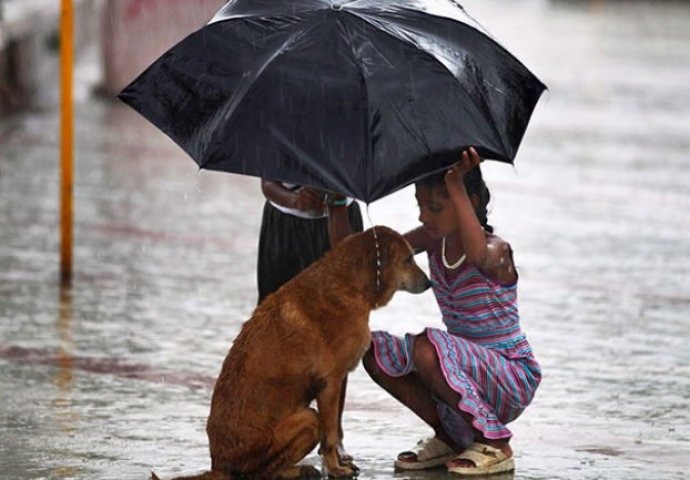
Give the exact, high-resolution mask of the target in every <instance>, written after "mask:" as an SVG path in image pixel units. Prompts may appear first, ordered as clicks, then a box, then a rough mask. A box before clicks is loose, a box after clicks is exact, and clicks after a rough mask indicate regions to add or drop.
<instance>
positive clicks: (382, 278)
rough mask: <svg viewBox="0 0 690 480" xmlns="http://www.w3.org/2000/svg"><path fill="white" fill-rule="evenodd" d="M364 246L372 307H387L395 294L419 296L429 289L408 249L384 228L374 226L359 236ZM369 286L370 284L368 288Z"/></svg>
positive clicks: (424, 276) (396, 236)
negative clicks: (404, 292) (371, 287)
mask: <svg viewBox="0 0 690 480" xmlns="http://www.w3.org/2000/svg"><path fill="white" fill-rule="evenodd" d="M359 235H360V236H361V238H360V242H362V243H364V244H365V245H366V248H365V251H366V254H365V256H366V258H365V261H366V263H367V264H368V267H369V268H366V269H364V270H365V271H367V273H368V275H369V276H370V278H371V279H372V280H373V291H372V292H371V293H372V295H373V296H374V302H373V303H374V304H375V305H376V306H383V305H385V304H387V303H388V302H389V301H390V299H391V298H392V297H393V295H394V294H395V292H397V291H398V290H404V291H406V292H410V293H422V292H423V291H425V290H426V289H428V288H429V287H430V286H431V282H430V281H429V278H428V277H427V276H426V274H425V273H424V272H423V271H422V269H421V268H419V266H418V265H417V263H416V262H415V261H414V252H413V251H412V247H410V244H409V243H407V240H405V239H404V238H403V236H402V235H400V234H399V233H397V232H396V231H395V230H392V229H390V228H388V227H383V226H376V227H373V228H370V229H369V230H367V231H365V232H363V233H361V234H359ZM370 285H371V284H370Z"/></svg>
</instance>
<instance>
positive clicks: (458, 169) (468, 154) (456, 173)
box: [446, 147, 482, 191]
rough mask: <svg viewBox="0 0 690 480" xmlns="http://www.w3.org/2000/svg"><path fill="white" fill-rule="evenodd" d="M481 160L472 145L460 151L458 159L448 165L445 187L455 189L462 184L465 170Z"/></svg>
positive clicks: (467, 170) (468, 169)
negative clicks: (450, 165)
mask: <svg viewBox="0 0 690 480" xmlns="http://www.w3.org/2000/svg"><path fill="white" fill-rule="evenodd" d="M481 162H482V158H481V157H480V156H479V154H478V153H477V151H476V150H475V149H474V147H470V148H468V149H467V150H465V151H464V152H462V157H461V158H460V161H459V162H458V163H456V164H455V165H453V166H452V167H450V168H449V169H448V172H446V187H447V188H448V189H449V191H450V190H453V189H456V188H458V187H460V186H461V185H462V178H463V177H464V176H465V174H466V173H467V172H469V171H470V170H472V169H473V168H474V167H476V166H477V165H479V164H480V163H481Z"/></svg>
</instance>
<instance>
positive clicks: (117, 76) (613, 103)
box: [0, 0, 690, 480]
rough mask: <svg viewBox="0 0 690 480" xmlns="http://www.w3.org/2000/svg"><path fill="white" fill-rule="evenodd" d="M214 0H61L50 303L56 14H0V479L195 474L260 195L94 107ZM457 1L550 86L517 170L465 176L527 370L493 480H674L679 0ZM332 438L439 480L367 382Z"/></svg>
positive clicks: (411, 208) (685, 333)
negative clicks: (476, 193) (526, 352)
mask: <svg viewBox="0 0 690 480" xmlns="http://www.w3.org/2000/svg"><path fill="white" fill-rule="evenodd" d="M223 3H224V2H222V1H218V0H213V1H212V0H105V1H98V0H74V2H73V4H74V8H75V19H76V26H77V29H76V37H75V49H76V57H75V58H76V64H75V86H74V88H75V147H74V151H75V180H74V182H75V183H74V279H73V282H72V286H71V287H69V288H67V287H65V288H61V287H60V282H59V267H60V264H59V239H60V237H59V190H60V188H59V179H60V175H59V145H60V110H59V107H60V104H59V46H60V34H59V15H60V8H59V7H60V5H59V2H58V1H49V0H0V478H3V479H5V478H7V479H20V480H24V479H87V478H89V479H90V478H99V479H125V478H126V479H130V478H131V479H136V478H141V479H143V478H148V476H149V471H150V469H155V470H156V472H157V473H158V474H159V475H161V476H162V477H170V476H172V475H176V474H183V473H184V474H188V473H189V474H191V473H193V472H196V471H200V470H204V469H207V468H208V467H209V458H208V444H207V440H206V435H205V432H204V427H205V421H206V416H207V415H208V407H209V401H210V393H211V388H212V385H213V381H214V378H215V376H216V375H217V373H218V371H219V369H220V365H221V362H222V360H223V358H224V356H225V354H226V352H227V349H228V348H229V346H230V344H231V342H232V339H233V338H234V336H235V335H236V334H237V332H238V331H239V328H240V327H241V324H242V322H243V321H244V320H245V319H246V318H248V316H249V315H250V313H251V310H252V308H253V306H254V305H255V302H256V279H255V271H256V251H257V242H258V230H259V224H260V219H261V209H262V205H263V197H262V195H261V191H260V188H259V182H258V180H257V179H252V178H248V177H240V176H237V175H231V174H224V173H215V172H207V171H200V170H198V168H197V166H196V164H195V163H194V162H193V161H192V160H191V159H189V158H188V157H187V156H186V155H185V154H184V152H182V151H181V150H180V149H179V148H178V147H177V146H176V145H174V144H173V143H172V142H171V141H170V140H168V139H167V138H166V137H165V136H164V135H163V134H161V133H160V132H159V131H157V130H156V129H155V128H154V127H152V126H151V125H149V124H148V123H147V122H146V121H145V120H143V119H142V118H141V117H139V116H138V115H137V114H135V113H134V112H133V111H131V110H130V109H128V108H127V107H125V106H124V105H121V104H120V103H118V102H117V101H115V100H113V97H114V96H115V95H116V94H117V93H118V92H119V90H120V89H121V88H122V87H123V86H124V85H125V84H127V83H128V82H129V81H131V80H132V79H133V78H134V77H135V76H136V75H138V73H140V72H141V71H142V70H143V69H144V68H146V66H147V65H148V64H149V63H150V62H151V61H153V60H154V59H155V58H157V57H158V56H159V55H160V54H161V53H163V52H164V51H165V50H166V49H168V48H169V47H171V46H172V45H173V44H174V43H175V42H177V41H178V40H180V39H181V38H183V37H184V36H185V35H186V34H188V33H191V31H193V30H194V29H196V28H199V27H201V26H202V25H203V24H204V23H206V22H207V21H208V20H209V19H210V17H211V16H212V15H213V13H214V12H215V11H216V10H217V9H218V8H219V7H220V6H221V5H222V4H223ZM462 4H463V6H464V7H465V8H466V10H467V11H468V13H470V14H471V15H472V16H473V17H474V18H476V19H477V20H478V21H479V22H480V23H481V24H483V25H484V27H485V28H486V29H487V30H488V31H489V32H490V33H491V34H492V35H493V36H494V38H495V39H496V40H498V41H499V42H500V43H501V44H503V45H504V46H505V47H506V48H507V49H508V50H510V51H511V52H512V53H513V54H514V55H515V56H517V57H518V58H519V59H520V60H521V61H523V62H524V63H525V64H526V65H527V66H528V67H529V68H530V69H531V70H532V71H533V72H534V73H535V74H536V75H537V76H538V77H539V78H540V79H541V80H542V81H544V83H546V84H547V86H548V87H549V90H548V91H547V92H546V93H545V95H544V96H543V97H542V99H541V101H540V103H539V104H538V106H537V108H536V111H535V113H534V116H533V119H532V122H531V125H530V127H529V128H528V131H527V135H526V136H525V138H524V140H523V143H522V146H521V149H520V152H519V153H518V155H517V158H516V162H515V166H514V167H511V166H507V165H504V164H496V163H491V162H485V163H484V167H483V168H484V170H485V175H486V178H487V182H488V185H489V188H490V189H491V192H492V197H493V200H492V204H491V213H490V216H489V221H490V223H492V224H493V225H494V226H495V227H496V231H497V233H498V234H499V235H501V236H503V237H504V238H506V239H508V240H509V241H510V242H511V244H512V246H513V249H514V250H515V259H516V263H517V265H518V267H519V273H520V293H519V295H520V308H521V315H522V318H523V327H524V329H525V331H526V333H527V336H528V338H529V340H530V342H531V344H532V346H533V348H534V350H535V352H536V355H537V358H538V359H539V360H540V363H541V365H542V368H543V371H544V379H543V382H542V384H541V386H540V389H539V391H538V392H537V396H536V398H535V400H534V403H533V404H532V405H531V406H530V407H529V408H528V409H527V411H526V412H525V413H524V414H523V416H522V417H520V418H519V419H518V420H517V421H516V422H514V423H513V424H511V429H512V430H513V431H514V433H515V437H514V439H513V443H512V445H513V449H514V450H515V455H516V462H517V470H516V472H515V473H514V474H510V475H508V476H504V477H501V478H502V479H508V478H515V479H609V478H611V479H621V480H623V479H626V480H627V479H648V478H664V479H681V478H686V477H687V474H686V472H687V471H688V469H690V413H689V412H690V349H689V348H688V346H687V345H688V341H690V287H689V285H690V213H689V212H690V171H689V168H688V164H689V160H688V152H689V151H690V89H689V88H688V82H689V81H690V2H685V1H670V0H669V1H664V0H656V1H626V0H589V1H586V0H481V1H480V0H468V1H466V2H462ZM362 207H363V209H364V211H365V226H368V225H370V224H371V223H375V224H386V225H390V226H392V227H394V228H396V229H398V230H400V231H405V230H407V229H410V228H413V227H414V226H416V224H417V208H416V202H415V199H414V195H413V191H412V189H410V188H408V189H405V190H402V191H400V192H398V193H396V194H394V195H391V196H390V197H386V198H384V199H382V200H380V201H377V202H374V203H373V204H371V205H370V206H369V207H368V208H367V207H366V206H364V205H363V206H362ZM419 260H420V263H421V264H424V263H425V260H424V259H423V258H419ZM427 325H434V326H438V325H440V315H439V312H438V309H437V306H436V304H435V301H434V299H433V297H432V296H431V293H430V292H427V293H426V294H424V295H422V296H421V297H419V296H418V297H413V296H409V295H406V294H399V295H398V296H397V297H396V298H395V299H394V300H393V302H392V303H391V304H390V305H389V306H388V307H386V308H385V309H382V310H380V311H377V312H374V314H372V319H371V326H372V329H387V330H392V331H394V332H397V333H403V332H406V331H413V332H416V331H420V330H421V329H422V328H424V326H427ZM267 361H271V358H270V352H267ZM345 430H346V438H345V442H346V447H347V448H348V450H349V451H350V452H352V453H353V454H354V456H355V458H356V459H357V462H358V464H359V466H360V467H361V468H362V474H361V477H362V478H424V479H436V478H449V477H450V475H448V474H446V473H445V472H444V471H437V472H431V473H420V474H409V473H405V474H400V473H394V472H393V466H392V461H393V458H394V457H395V455H396V454H397V452H399V451H401V450H405V449H407V448H409V447H410V446H411V445H413V444H414V443H416V441H417V440H418V439H419V438H420V437H422V436H424V435H427V434H429V431H428V430H427V429H426V428H425V426H424V425H423V424H421V422H419V421H417V420H416V419H414V418H412V416H411V414H410V413H408V412H407V411H406V410H404V409H403V408H402V407H401V406H400V405H399V404H397V403H396V402H395V401H394V400H392V399H391V398H389V397H388V396H387V394H385V392H383V391H382V390H380V389H379V388H378V387H376V386H375V385H374V384H373V382H371V381H370V380H369V379H368V378H367V376H366V374H365V373H364V372H363V370H362V369H361V368H358V369H357V370H356V371H355V372H353V374H352V375H351V380H350V388H349V390H348V402H347V407H346V412H345ZM309 461H310V462H313V463H314V464H317V465H318V459H317V458H316V456H315V455H313V454H312V455H311V456H310V457H309Z"/></svg>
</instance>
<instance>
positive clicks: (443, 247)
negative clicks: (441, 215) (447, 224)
mask: <svg viewBox="0 0 690 480" xmlns="http://www.w3.org/2000/svg"><path fill="white" fill-rule="evenodd" d="M465 258H467V253H463V254H462V257H460V258H459V259H458V261H457V262H455V263H454V264H453V265H451V264H449V263H448V260H447V259H446V237H443V240H441V260H442V261H443V266H444V267H446V268H447V269H448V270H455V269H456V268H458V267H459V266H460V265H462V262H464V261H465Z"/></svg>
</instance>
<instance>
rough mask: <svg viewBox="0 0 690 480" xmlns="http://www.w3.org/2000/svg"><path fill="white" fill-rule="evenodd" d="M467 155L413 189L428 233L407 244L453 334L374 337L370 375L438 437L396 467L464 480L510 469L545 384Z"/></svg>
mask: <svg viewBox="0 0 690 480" xmlns="http://www.w3.org/2000/svg"><path fill="white" fill-rule="evenodd" d="M479 163H480V158H479V155H478V154H477V152H476V151H475V150H474V149H473V148H470V149H469V150H467V151H465V152H463V154H462V160H461V162H459V163H458V164H456V165H455V166H454V167H453V168H451V169H450V170H449V171H448V172H444V173H442V174H440V175H437V176H433V177H431V178H428V179H425V180H423V181H421V182H419V183H417V185H416V197H417V201H418V203H419V209H420V215H419V220H420V221H421V223H422V225H423V226H422V227H420V228H417V229H416V230H413V231H411V232H409V233H408V234H407V235H406V237H407V239H408V241H409V242H410V244H411V245H412V247H413V248H414V249H415V251H416V252H420V251H424V250H425V251H426V252H427V254H428V256H429V269H430V271H431V281H432V285H433V290H434V294H435V296H436V300H437V302H438V304H439V307H440V308H441V314H442V316H443V322H444V324H445V326H446V328H447V330H441V329H436V328H427V329H426V330H425V331H424V332H422V333H421V334H419V335H411V334H408V335H406V336H405V338H399V337H395V336H392V335H390V334H389V333H387V332H373V342H372V343H373V348H372V349H370V350H369V352H368V353H367V355H366V356H365V358H364V367H365V368H366V370H367V372H368V373H369V375H370V376H371V377H372V378H373V379H374V381H376V382H377V383H378V384H379V385H380V386H381V387H383V388H384V389H385V390H387V391H388V392H389V393H391V394H392V395H393V396H394V397H395V398H396V399H398V400H399V401H401V402H402V403H403V404H405V405H406V406H407V407H409V408H410V409H411V410H412V411H413V412H414V413H415V414H416V415H417V416H419V417H420V418H421V419H422V420H424V421H425V422H426V423H427V424H428V425H429V426H431V427H432V428H433V430H434V436H433V437H431V438H428V439H424V440H421V441H420V442H419V443H418V444H417V446H416V447H414V448H413V449H411V450H410V451H406V452H402V453H400V454H399V455H398V457H397V459H396V461H395V466H396V468H397V469H402V470H422V469H427V468H433V467H437V466H440V465H444V464H445V465H446V466H447V467H448V470H449V471H450V472H453V473H458V474H462V475H487V474H491V473H500V472H507V471H511V470H513V469H514V462H513V458H512V457H513V452H512V450H511V448H510V444H509V441H510V437H511V435H512V434H511V432H510V430H508V428H507V427H506V424H507V423H509V422H511V421H513V420H515V419H516V418H517V417H518V416H519V415H520V414H521V413H522V411H523V410H524V409H525V407H526V406H527V405H528V404H529V403H530V402H531V400H532V398H533V396H534V392H535V390H536V388H537V386H538V385H539V382H540V380H541V371H540V368H539V365H538V363H537V361H536V360H535V358H534V355H533V354H532V349H531V347H530V345H529V343H527V339H526V338H525V335H524V334H523V332H522V330H521V329H520V324H519V316H518V309H517V299H516V296H517V292H516V289H517V273H516V271H515V265H514V264H513V257H512V251H511V249H510V245H509V244H508V243H507V242H506V241H505V240H503V239H501V238H500V237H498V236H496V235H493V234H492V233H491V232H492V228H491V227H490V226H489V225H488V224H487V219H486V205H487V203H488V201H489V192H488V189H487V188H486V185H485V184H484V180H483V179H482V175H481V171H480V169H479Z"/></svg>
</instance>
